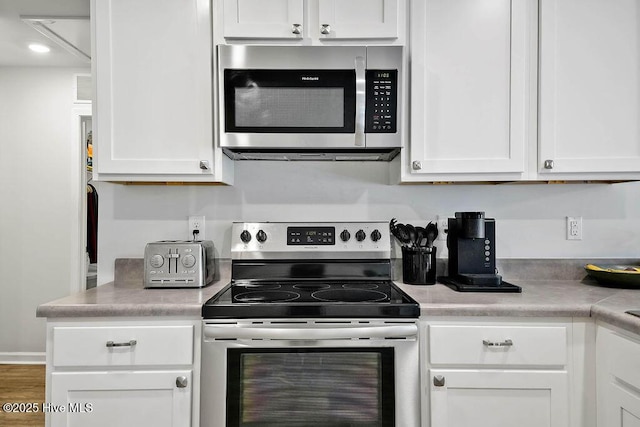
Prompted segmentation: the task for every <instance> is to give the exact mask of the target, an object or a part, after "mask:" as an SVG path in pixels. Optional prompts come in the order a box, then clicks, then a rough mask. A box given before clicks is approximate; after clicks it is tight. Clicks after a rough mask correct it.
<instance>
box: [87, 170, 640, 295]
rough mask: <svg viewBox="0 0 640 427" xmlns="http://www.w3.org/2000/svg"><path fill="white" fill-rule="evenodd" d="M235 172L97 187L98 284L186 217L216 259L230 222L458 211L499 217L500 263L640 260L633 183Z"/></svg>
mask: <svg viewBox="0 0 640 427" xmlns="http://www.w3.org/2000/svg"><path fill="white" fill-rule="evenodd" d="M235 167H236V171H235V180H236V183H235V185H234V186H233V187H219V186H212V187H207V186H191V187H189V186H186V187H181V186H169V187H166V186H127V185H119V184H108V183H101V187H100V220H99V221H100V225H99V262H98V263H99V268H98V283H99V284H102V283H105V282H108V281H111V280H113V262H114V259H115V258H118V257H136V258H139V257H142V255H143V251H144V245H145V243H146V242H149V241H154V240H162V239H186V238H188V237H189V235H188V229H187V217H188V216H189V215H205V216H206V229H205V232H206V237H207V238H208V239H212V240H213V241H214V243H215V245H216V247H217V248H218V251H219V252H220V256H221V257H223V258H228V257H229V248H230V225H231V222H232V221H305V220H308V221H313V220H317V221H324V220H327V221H332V220H335V221H341V220H384V221H388V220H390V219H391V218H392V217H396V218H398V220H399V221H401V222H420V221H421V222H422V223H426V222H428V221H429V220H435V217H436V215H438V214H445V215H451V216H453V213H454V212H456V211H464V210H482V211H485V212H486V213H487V216H488V217H495V218H496V220H497V238H496V240H497V242H496V243H497V245H496V251H497V256H498V257H499V258H583V257H584V258H618V257H621V258H626V257H630V258H640V202H639V201H638V200H640V183H635V182H634V183H623V184H613V185H611V184H588V185H587V184H562V185H561V184H553V185H549V184H531V185H505V184H501V185H401V186H399V185H388V184H387V182H389V180H388V175H387V174H388V165H387V164H384V163H317V162H314V163H311V162H309V163H300V162H290V163H287V162H236V163H235ZM566 216H582V217H583V229H584V238H583V240H581V241H568V240H566V230H565V222H566V220H565V217H566ZM438 243H439V245H438V246H439V251H440V252H442V249H446V244H444V242H438Z"/></svg>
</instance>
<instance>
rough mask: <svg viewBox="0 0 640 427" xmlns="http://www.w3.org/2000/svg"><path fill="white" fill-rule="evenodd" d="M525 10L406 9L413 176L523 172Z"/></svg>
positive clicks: (429, 0)
mask: <svg viewBox="0 0 640 427" xmlns="http://www.w3.org/2000/svg"><path fill="white" fill-rule="evenodd" d="M528 3H529V2H524V1H510V0H457V1H450V0H426V1H425V2H422V1H421V2H413V3H412V9H411V19H412V26H411V43H412V45H413V47H412V52H413V53H412V63H411V71H412V77H411V84H412V89H411V93H412V96H411V146H410V159H409V160H410V161H409V163H410V164H411V165H412V166H411V173H412V174H456V173H505V172H509V173H522V172H524V170H525V161H524V155H525V146H526V144H527V137H528V132H529V128H528V126H527V123H528V121H527V120H528V111H529V110H528V102H530V101H529V99H530V97H529V91H530V87H529V78H530V77H529V68H530V65H531V64H530V58H529V56H528V55H527V52H529V51H530V46H529V44H530V43H531V31H532V27H533V25H534V24H535V22H534V21H535V20H534V19H532V15H533V14H532V11H531V6H530V5H529V4H528Z"/></svg>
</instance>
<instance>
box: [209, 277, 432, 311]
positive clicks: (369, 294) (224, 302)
mask: <svg viewBox="0 0 640 427" xmlns="http://www.w3.org/2000/svg"><path fill="white" fill-rule="evenodd" d="M419 315H420V306H419V305H418V303H417V302H416V301H414V300H413V299H412V298H411V297H410V296H408V295H407V294H405V293H404V292H403V291H402V290H401V289H400V288H398V287H397V286H396V285H395V284H394V283H393V282H391V281H388V280H382V281H370V280H366V281H357V280H349V281H326V280H318V281H299V282H298V281H274V282H253V281H236V282H232V283H230V284H229V285H227V286H226V287H225V288H224V289H222V290H221V291H220V292H218V294H216V295H215V296H213V297H212V298H211V299H209V301H207V302H206V303H205V304H204V306H203V307H202V316H203V317H204V318H205V319H229V318H234V319H241V318H242V319H247V318H280V317H326V318H330V317H331V318H337V317H340V318H380V317H406V318H417V317H418V316H419Z"/></svg>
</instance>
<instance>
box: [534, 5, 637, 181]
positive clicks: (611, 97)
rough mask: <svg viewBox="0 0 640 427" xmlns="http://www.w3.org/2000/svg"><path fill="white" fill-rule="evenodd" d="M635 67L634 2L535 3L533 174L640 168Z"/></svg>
mask: <svg viewBox="0 0 640 427" xmlns="http://www.w3.org/2000/svg"><path fill="white" fill-rule="evenodd" d="M638 64H640V0H615V1H611V0H540V145H539V150H540V155H539V159H538V160H539V165H538V168H539V172H540V173H541V174H548V173H563V172H572V173H575V172H639V171H640V126H638V117H640V66H638ZM547 160H551V161H553V164H552V165H551V164H550V163H549V162H547V168H545V161H547Z"/></svg>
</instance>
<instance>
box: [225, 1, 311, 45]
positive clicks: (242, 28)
mask: <svg viewBox="0 0 640 427" xmlns="http://www.w3.org/2000/svg"><path fill="white" fill-rule="evenodd" d="M222 13H223V14H224V37H226V38H269V39H301V38H302V30H303V29H304V27H303V24H304V6H303V0H268V1H265V0H224V1H223V11H222Z"/></svg>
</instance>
